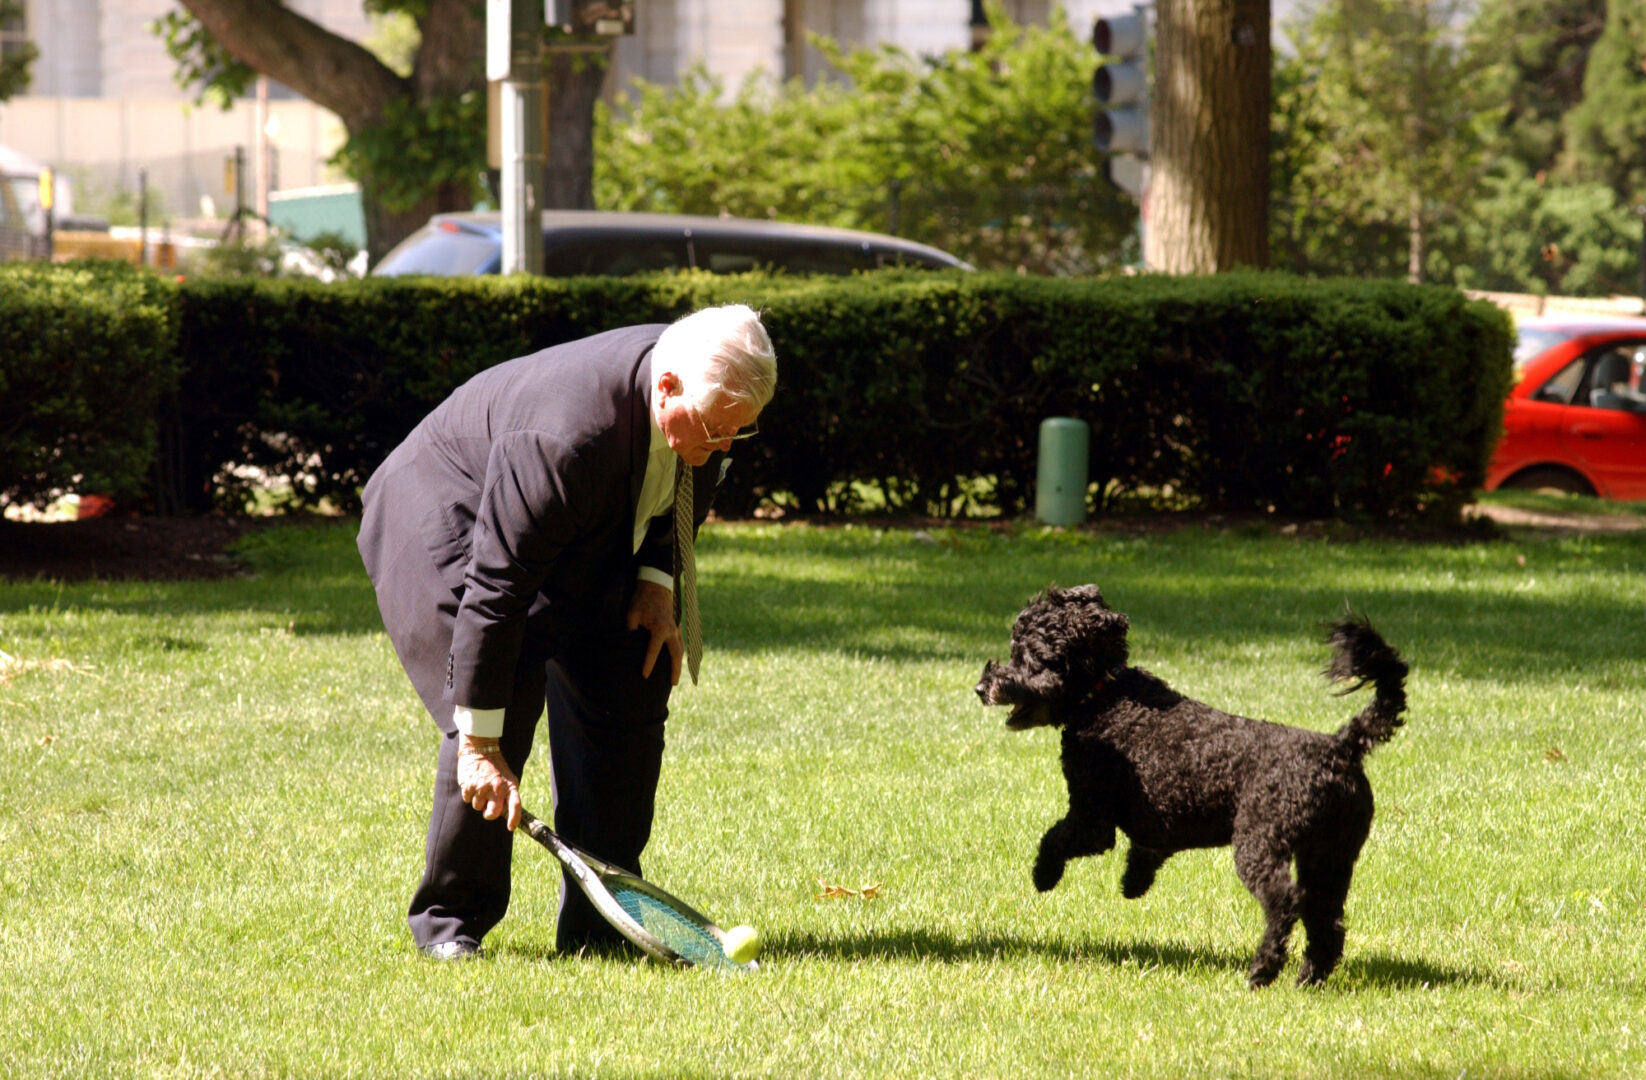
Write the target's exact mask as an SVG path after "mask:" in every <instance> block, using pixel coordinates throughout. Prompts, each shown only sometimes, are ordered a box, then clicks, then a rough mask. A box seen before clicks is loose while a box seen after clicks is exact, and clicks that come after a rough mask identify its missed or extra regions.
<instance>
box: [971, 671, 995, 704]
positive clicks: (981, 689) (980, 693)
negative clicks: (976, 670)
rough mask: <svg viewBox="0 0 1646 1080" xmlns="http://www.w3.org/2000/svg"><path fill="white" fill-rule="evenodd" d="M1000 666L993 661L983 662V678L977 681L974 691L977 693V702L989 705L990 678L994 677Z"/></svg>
mask: <svg viewBox="0 0 1646 1080" xmlns="http://www.w3.org/2000/svg"><path fill="white" fill-rule="evenodd" d="M999 666H1000V665H999V664H997V663H995V662H994V661H993V660H985V661H984V662H983V677H982V678H980V679H978V680H977V686H976V687H975V688H974V689H976V691H977V700H979V701H981V702H982V703H983V704H985V705H987V704H988V703H989V676H991V675H993V674H994V670H995V668H997V667H999Z"/></svg>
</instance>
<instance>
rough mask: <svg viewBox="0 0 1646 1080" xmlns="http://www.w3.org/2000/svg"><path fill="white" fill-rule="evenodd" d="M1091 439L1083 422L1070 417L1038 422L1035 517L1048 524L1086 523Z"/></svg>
mask: <svg viewBox="0 0 1646 1080" xmlns="http://www.w3.org/2000/svg"><path fill="white" fill-rule="evenodd" d="M1090 436H1091V429H1090V428H1089V427H1088V426H1087V424H1086V421H1084V420H1076V419H1075V418H1074V417H1072V416H1052V417H1048V418H1046V419H1045V420H1042V421H1041V422H1040V461H1039V467H1038V469H1037V473H1036V477H1035V494H1034V516H1035V517H1037V518H1039V519H1040V520H1041V521H1042V522H1044V523H1045V524H1047V525H1079V524H1080V523H1081V522H1082V521H1085V520H1086V452H1087V446H1088V443H1089V440H1090Z"/></svg>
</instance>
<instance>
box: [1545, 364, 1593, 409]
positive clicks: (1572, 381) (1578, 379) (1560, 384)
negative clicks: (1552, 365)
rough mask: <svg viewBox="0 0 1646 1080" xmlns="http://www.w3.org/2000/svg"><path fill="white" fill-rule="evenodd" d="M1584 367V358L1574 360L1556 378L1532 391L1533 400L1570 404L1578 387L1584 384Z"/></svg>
mask: <svg viewBox="0 0 1646 1080" xmlns="http://www.w3.org/2000/svg"><path fill="white" fill-rule="evenodd" d="M1583 369H1584V362H1583V360H1582V359H1577V360H1573V361H1572V362H1571V363H1570V364H1567V365H1566V366H1565V367H1563V368H1561V369H1560V371H1558V372H1557V373H1556V374H1555V376H1554V378H1552V379H1550V380H1549V381H1548V382H1546V383H1544V384H1543V385H1542V386H1540V387H1538V388H1537V389H1536V390H1534V391H1532V400H1533V401H1552V402H1554V403H1555V404H1557V405H1567V404H1570V403H1571V400H1572V396H1573V395H1574V394H1576V393H1577V388H1578V387H1579V386H1581V385H1582V384H1583Z"/></svg>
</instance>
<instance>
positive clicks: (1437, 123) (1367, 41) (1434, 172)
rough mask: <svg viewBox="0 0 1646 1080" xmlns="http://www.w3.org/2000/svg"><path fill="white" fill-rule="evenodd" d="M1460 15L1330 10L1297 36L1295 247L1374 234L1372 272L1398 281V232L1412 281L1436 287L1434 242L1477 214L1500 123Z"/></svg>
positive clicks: (1286, 149) (1290, 123)
mask: <svg viewBox="0 0 1646 1080" xmlns="http://www.w3.org/2000/svg"><path fill="white" fill-rule="evenodd" d="M1460 12H1461V8H1460V0H1324V2H1323V3H1322V4H1321V6H1320V7H1319V8H1318V9H1316V10H1315V12H1314V13H1313V14H1312V15H1310V16H1308V17H1306V18H1305V19H1304V20H1303V21H1300V22H1298V23H1295V24H1293V25H1292V27H1290V28H1289V29H1290V36H1291V40H1292V43H1293V45H1294V47H1295V51H1296V55H1295V57H1294V58H1292V59H1290V60H1288V61H1286V64H1287V65H1288V66H1289V67H1292V68H1293V70H1290V71H1288V72H1287V73H1286V74H1285V75H1284V76H1283V78H1282V80H1281V81H1282V83H1283V85H1284V96H1283V97H1282V99H1281V105H1280V107H1279V108H1278V109H1277V113H1276V116H1277V128H1278V136H1279V141H1280V144H1281V145H1280V150H1279V153H1280V154H1281V156H1282V157H1283V158H1284V159H1285V164H1284V167H1283V168H1282V169H1281V170H1279V173H1280V176H1281V178H1283V180H1284V183H1285V184H1286V187H1285V189H1284V190H1283V191H1282V192H1280V195H1279V201H1280V202H1281V203H1282V205H1283V207H1284V212H1283V214H1282V215H1280V217H1279V218H1278V220H1279V222H1280V228H1281V229H1282V230H1283V231H1285V232H1286V233H1287V234H1288V235H1289V237H1290V238H1291V239H1292V240H1293V241H1294V242H1295V241H1296V239H1297V238H1299V237H1308V238H1311V239H1309V240H1308V241H1306V244H1307V245H1312V246H1314V247H1315V248H1316V251H1317V253H1318V249H1319V245H1320V244H1321V242H1322V240H1321V238H1322V237H1327V238H1330V237H1337V238H1340V239H1348V238H1351V237H1353V236H1355V235H1356V234H1359V235H1362V236H1364V235H1368V234H1369V235H1372V236H1375V237H1378V238H1381V240H1382V241H1383V242H1382V243H1378V244H1375V245H1373V247H1372V251H1371V254H1373V255H1374V256H1376V257H1375V259H1374V262H1375V263H1376V265H1375V266H1371V267H1367V268H1366V269H1368V270H1372V271H1373V272H1382V273H1393V272H1395V271H1396V267H1395V266H1392V265H1384V260H1385V259H1386V258H1387V256H1388V255H1389V254H1390V253H1389V251H1388V244H1387V240H1388V238H1389V237H1390V236H1391V235H1393V234H1394V232H1395V231H1396V230H1398V231H1399V232H1400V233H1401V234H1403V236H1404V238H1405V245H1404V247H1405V252H1404V254H1405V258H1404V262H1405V266H1404V272H1405V274H1406V276H1407V278H1408V279H1410V280H1412V281H1422V280H1424V279H1425V278H1426V277H1428V276H1430V274H1429V266H1428V263H1429V257H1428V256H1429V253H1428V250H1427V249H1428V244H1429V242H1430V240H1431V238H1432V233H1433V231H1434V229H1435V228H1436V226H1437V224H1439V223H1442V222H1446V221H1449V220H1453V214H1454V213H1455V209H1456V208H1457V207H1459V206H1462V205H1465V204H1466V203H1467V201H1468V198H1469V195H1470V193H1471V192H1472V190H1473V189H1474V186H1475V184H1476V183H1477V182H1478V179H1479V177H1480V175H1481V174H1482V171H1483V168H1484V158H1483V148H1484V137H1485V133H1486V132H1487V131H1488V130H1489V125H1490V124H1492V123H1493V122H1494V121H1495V116H1494V114H1492V113H1491V112H1488V111H1485V110H1484V109H1483V108H1482V103H1481V102H1480V101H1479V99H1478V96H1477V94H1476V93H1475V89H1476V84H1475V76H1476V70H1475V66H1474V63H1473V62H1472V59H1471V56H1470V54H1469V53H1468V52H1467V51H1466V50H1465V49H1463V48H1462V43H1461V42H1460V40H1459V39H1458V35H1457V33H1456V29H1455V28H1456V27H1457V25H1458V24H1459V22H1460V19H1459V16H1460ZM1283 246H1285V245H1283ZM1360 254H1362V255H1364V254H1367V253H1360ZM1350 258H1351V257H1350V256H1349V255H1348V254H1347V253H1345V261H1349V260H1350Z"/></svg>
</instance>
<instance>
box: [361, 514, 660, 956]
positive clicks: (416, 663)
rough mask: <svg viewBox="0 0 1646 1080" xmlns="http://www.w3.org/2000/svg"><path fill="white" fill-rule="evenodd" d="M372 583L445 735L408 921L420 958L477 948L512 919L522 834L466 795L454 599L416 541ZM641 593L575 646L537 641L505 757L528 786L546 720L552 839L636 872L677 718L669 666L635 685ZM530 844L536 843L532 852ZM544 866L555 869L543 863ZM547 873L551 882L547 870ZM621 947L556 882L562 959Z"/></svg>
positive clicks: (576, 892) (583, 903) (623, 590)
mask: <svg viewBox="0 0 1646 1080" xmlns="http://www.w3.org/2000/svg"><path fill="white" fill-rule="evenodd" d="M375 584H376V587H377V596H378V606H379V608H380V609H381V611H382V614H383V621H384V625H385V626H386V627H388V628H389V637H390V640H391V641H392V642H393V644H394V648H395V652H396V654H397V655H398V656H399V658H400V662H401V665H402V666H403V667H404V668H405V669H406V673H407V675H408V676H410V678H411V681H412V684H413V686H415V687H416V689H417V692H418V695H419V697H421V698H422V700H423V704H424V706H425V707H426V708H427V709H428V710H429V713H430V715H431V716H432V717H433V718H434V720H435V722H436V724H438V725H439V727H440V729H441V733H442V738H441V741H440V752H439V757H438V761H437V764H436V767H435V779H434V800H433V809H432V812H431V813H430V815H429V832H428V838H427V841H426V844H425V848H424V870H423V878H422V881H420V882H419V883H418V886H417V889H416V891H415V893H413V895H412V901H411V907H410V910H409V912H408V914H407V923H408V925H409V926H410V927H411V932H412V939H413V940H414V941H415V942H416V943H417V944H418V945H419V946H420V947H424V946H429V945H434V944H438V943H440V942H444V941H459V940H461V941H471V942H475V943H479V942H480V940H481V939H482V938H484V937H485V936H486V934H487V932H488V931H490V930H491V928H492V927H494V926H496V925H497V923H498V922H499V921H501V920H502V918H503V915H504V913H505V912H506V911H507V910H508V905H509V893H510V863H511V856H512V854H513V847H514V845H513V840H514V836H513V834H512V833H510V832H509V830H508V827H507V825H506V824H505V822H504V821H503V820H502V819H501V818H499V819H497V820H495V821H487V820H486V819H485V818H484V816H482V815H481V813H480V812H479V811H478V810H475V809H474V808H473V807H471V806H469V804H468V803H466V802H465V801H464V800H463V793H462V791H461V789H460V788H459V787H458V784H457V733H456V729H455V728H454V727H453V725H452V720H451V716H452V707H453V706H452V703H451V702H449V701H446V700H444V691H445V675H446V658H447V656H448V654H449V653H450V650H451V640H452V629H453V626H454V624H455V619H456V614H457V605H458V599H459V598H458V597H457V596H456V595H455V594H453V593H452V592H451V590H450V589H448V588H446V587H445V586H444V585H442V584H441V582H440V580H439V577H438V575H436V574H435V572H434V567H433V563H432V561H430V560H429V558H428V556H427V554H426V553H425V552H423V551H422V550H421V548H420V547H419V546H418V544H417V543H416V541H412V542H409V543H407V544H406V545H405V546H404V547H403V548H402V549H401V550H400V551H399V552H397V553H396V555H395V557H394V558H392V559H389V560H382V561H380V564H379V566H378V567H377V574H376V580H375ZM631 588H632V583H626V584H618V585H614V587H613V589H612V590H611V591H610V592H609V594H608V596H607V597H606V598H605V600H604V601H603V602H602V603H600V604H599V605H598V610H595V611H591V612H588V613H585V614H586V616H587V618H586V620H585V622H586V626H585V628H584V629H583V631H582V632H580V633H578V634H576V635H575V636H574V637H573V642H572V644H569V645H564V646H560V647H552V646H550V645H548V644H547V643H530V642H529V645H534V646H535V647H529V648H528V650H527V652H526V654H525V657H524V658H523V659H522V662H521V664H520V667H519V669H518V671H517V672H516V678H515V685H514V690H513V693H512V695H511V700H510V702H509V704H508V706H507V707H506V709H505V712H504V720H503V737H502V749H503V757H504V759H505V760H506V761H508V763H509V766H510V767H511V768H512V769H514V771H515V774H516V775H517V776H519V777H520V778H521V780H522V795H523V796H524V797H525V799H526V802H527V805H528V806H532V805H533V804H532V800H531V798H530V790H529V788H527V787H526V786H525V784H524V780H525V765H526V761H527V759H528V758H529V757H530V755H531V749H532V742H533V738H534V736H535V734H536V728H537V720H538V718H539V717H540V716H541V715H542V714H543V710H544V706H545V704H546V705H547V708H548V733H549V766H550V786H551V792H552V797H553V807H554V811H553V815H554V816H553V821H554V829H555V831H556V832H558V833H559V834H560V835H561V836H563V837H564V838H565V839H566V840H568V841H569V842H571V843H573V844H575V845H577V846H578V847H581V848H584V849H586V850H588V851H590V852H592V853H593V854H596V855H599V856H600V857H601V858H603V859H605V860H607V861H608V862H612V863H616V864H617V865H619V866H623V867H625V868H626V869H629V870H633V871H635V872H636V873H639V872H641V867H640V855H641V852H642V851H643V850H644V849H645V847H646V843H647V841H648V840H649V839H650V838H651V828H652V817H653V812H654V807H655V803H656V793H657V782H658V776H659V774H660V771H661V768H662V762H663V744H664V723H665V721H666V720H667V718H668V699H669V690H670V685H669V662H668V657H667V656H663V657H660V658H659V660H658V663H657V664H656V666H655V667H654V668H653V671H652V677H651V678H650V679H642V678H641V677H640V665H641V661H642V659H643V658H644V656H645V650H646V643H647V635H646V633H645V632H644V631H635V632H632V633H631V632H629V631H628V630H626V629H625V628H624V626H623V622H622V620H623V618H624V616H625V615H626V612H627V598H628V597H629V595H630V592H629V590H630V589H631ZM526 842H527V843H530V841H529V840H527V841H526ZM541 855H542V856H543V858H544V859H545V860H548V863H550V864H552V865H554V866H558V865H559V864H558V863H554V862H553V857H552V856H550V855H549V853H548V852H546V851H544V852H541ZM543 872H544V873H545V874H546V873H549V872H551V871H550V869H549V865H545V866H544V867H543ZM621 941H622V938H621V937H620V936H619V935H618V934H617V932H616V931H615V930H613V929H612V928H611V926H610V925H609V924H608V923H607V922H606V921H605V920H604V919H603V918H602V917H601V916H600V915H599V913H598V912H596V911H595V909H594V907H593V906H592V905H591V904H590V903H589V902H588V900H587V898H585V897H584V895H583V893H582V890H581V889H579V888H578V887H577V886H576V884H575V883H574V882H573V880H572V878H571V877H570V875H569V874H564V873H563V874H562V876H561V881H560V911H559V916H558V919H557V921H556V927H555V944H556V946H557V947H558V948H560V949H561V950H564V951H573V950H576V949H578V948H580V947H582V946H584V945H605V944H608V943H612V944H615V943H618V942H621Z"/></svg>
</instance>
